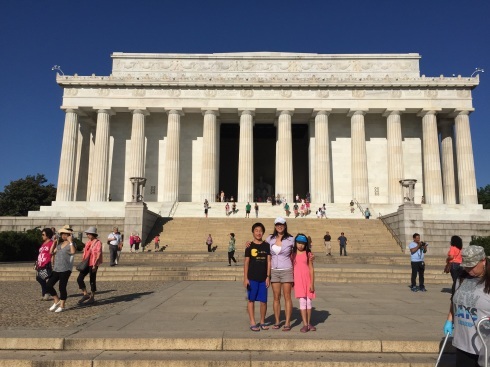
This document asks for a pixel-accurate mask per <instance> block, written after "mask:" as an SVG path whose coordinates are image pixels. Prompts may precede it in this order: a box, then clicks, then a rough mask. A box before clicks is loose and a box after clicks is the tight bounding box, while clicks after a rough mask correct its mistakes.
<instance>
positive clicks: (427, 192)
mask: <svg viewBox="0 0 490 367" xmlns="http://www.w3.org/2000/svg"><path fill="white" fill-rule="evenodd" d="M421 116H422V135H423V142H422V147H423V161H424V197H425V203H426V204H443V203H444V195H443V191H442V176H441V160H440V157H439V139H438V135H437V121H436V113H435V111H423V112H422V113H421Z"/></svg>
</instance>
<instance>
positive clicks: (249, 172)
mask: <svg viewBox="0 0 490 367" xmlns="http://www.w3.org/2000/svg"><path fill="white" fill-rule="evenodd" d="M253 114H254V113H253V111H249V110H245V111H241V115H240V143H239V151H238V199H237V201H238V202H242V203H243V202H247V201H250V202H251V201H253V199H254V145H253Z"/></svg>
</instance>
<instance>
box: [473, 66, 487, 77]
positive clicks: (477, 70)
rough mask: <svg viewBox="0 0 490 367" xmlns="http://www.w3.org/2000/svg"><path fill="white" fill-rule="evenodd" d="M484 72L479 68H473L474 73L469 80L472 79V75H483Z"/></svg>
mask: <svg viewBox="0 0 490 367" xmlns="http://www.w3.org/2000/svg"><path fill="white" fill-rule="evenodd" d="M484 72H485V70H483V69H481V68H475V71H474V72H472V73H471V75H470V78H473V75H475V74H478V73H484Z"/></svg>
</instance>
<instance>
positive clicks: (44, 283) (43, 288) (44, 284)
mask: <svg viewBox="0 0 490 367" xmlns="http://www.w3.org/2000/svg"><path fill="white" fill-rule="evenodd" d="M36 280H37V282H38V283H39V284H40V285H41V293H42V296H43V297H44V296H45V294H46V293H47V283H48V280H47V279H43V278H40V277H39V275H36Z"/></svg>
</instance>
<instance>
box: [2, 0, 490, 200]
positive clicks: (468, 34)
mask: <svg viewBox="0 0 490 367" xmlns="http://www.w3.org/2000/svg"><path fill="white" fill-rule="evenodd" d="M489 14H490V1H489V0H465V1H461V0H411V1H403V0H335V1H333V0H301V1H296V0H247V1H243V0H233V1H229V0H228V1H224V0H208V1H203V0H179V1H170V0H138V1H135V0H131V1H128V0H118V1H115V0H98V1H93V0H86V1H59V0H51V1H46V0H15V1H14V0H4V1H2V4H1V5H0V55H1V57H0V76H1V78H0V107H1V108H0V127H1V134H0V146H1V149H2V153H1V154H0V168H1V171H0V172H1V174H0V191H2V190H3V187H4V186H5V185H7V184H8V183H9V182H10V181H12V180H16V179H19V178H23V177H25V176H26V175H29V174H30V175H34V174H36V173H44V174H45V175H46V177H47V178H48V180H49V182H51V183H54V184H55V185H56V184H57V179H58V166H59V158H60V152H61V140H62V134H63V125H64V113H63V112H62V111H61V110H60V106H61V103H62V91H61V88H60V87H58V85H57V84H56V81H55V72H54V71H52V70H51V67H52V66H53V65H60V66H61V68H62V70H63V71H64V73H65V74H67V75H73V74H74V73H78V74H79V75H91V74H92V73H95V74H96V75H109V74H110V73H111V66H112V65H111V58H110V55H111V53H112V52H148V53H172V52H177V53H213V52H240V51H243V52H245V51H278V52H279V51H283V52H313V53H326V54H337V53H408V52H416V53H419V54H420V55H421V56H422V59H421V63H420V69H421V74H425V75H427V76H439V75H441V74H443V75H446V76H451V75H452V74H456V75H458V74H461V75H462V76H469V75H470V74H471V73H472V72H473V71H474V70H475V68H476V67H480V68H483V69H485V70H486V71H487V72H486V73H484V74H481V75H480V85H479V86H478V87H477V88H476V89H475V90H474V91H473V106H474V108H475V109H476V110H475V112H474V113H472V114H471V115H470V122H471V129H472V137H473V148H474V154H475V165H476V179H477V185H478V186H479V187H480V186H485V185H487V184H490V169H489V164H488V161H487V159H489V158H490V139H489V137H490V121H489V118H490V47H489V46H488V45H489V36H490V21H489V18H488V17H489Z"/></svg>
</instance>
